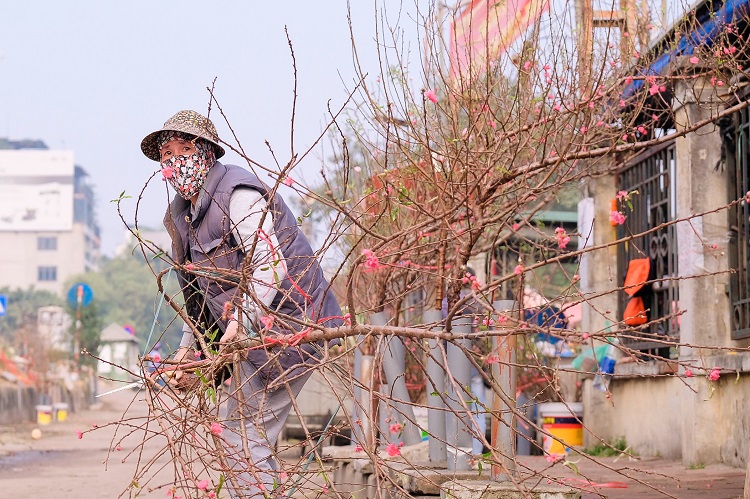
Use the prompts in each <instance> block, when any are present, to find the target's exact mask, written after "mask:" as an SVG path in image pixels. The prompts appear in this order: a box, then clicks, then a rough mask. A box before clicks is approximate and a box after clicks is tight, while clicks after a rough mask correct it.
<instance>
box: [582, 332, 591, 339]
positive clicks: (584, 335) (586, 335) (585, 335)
mask: <svg viewBox="0 0 750 499" xmlns="http://www.w3.org/2000/svg"><path fill="white" fill-rule="evenodd" d="M589 336H590V335H589V333H583V334H582V335H581V337H582V338H583V339H584V340H588V339H589Z"/></svg>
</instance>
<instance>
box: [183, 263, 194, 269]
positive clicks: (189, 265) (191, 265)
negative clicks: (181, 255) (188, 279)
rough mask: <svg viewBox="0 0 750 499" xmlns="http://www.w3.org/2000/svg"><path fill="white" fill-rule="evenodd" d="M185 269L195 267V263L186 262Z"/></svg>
mask: <svg viewBox="0 0 750 499" xmlns="http://www.w3.org/2000/svg"><path fill="white" fill-rule="evenodd" d="M185 269H187V270H193V269H195V265H193V264H192V263H188V264H187V265H185Z"/></svg>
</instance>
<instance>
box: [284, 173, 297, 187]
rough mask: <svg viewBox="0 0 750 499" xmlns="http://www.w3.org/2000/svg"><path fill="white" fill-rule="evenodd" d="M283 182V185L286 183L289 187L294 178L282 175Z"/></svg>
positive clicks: (292, 183)
mask: <svg viewBox="0 0 750 499" xmlns="http://www.w3.org/2000/svg"><path fill="white" fill-rule="evenodd" d="M283 182H284V185H286V186H287V187H291V186H293V185H294V179H292V177H290V176H288V175H287V176H285V177H284V180H283Z"/></svg>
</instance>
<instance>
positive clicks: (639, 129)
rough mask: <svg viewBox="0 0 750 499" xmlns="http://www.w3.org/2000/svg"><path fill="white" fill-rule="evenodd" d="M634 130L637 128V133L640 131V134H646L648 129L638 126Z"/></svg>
mask: <svg viewBox="0 0 750 499" xmlns="http://www.w3.org/2000/svg"><path fill="white" fill-rule="evenodd" d="M636 130H638V133H640V134H641V135H646V133H648V130H646V127H644V126H639V127H638V128H636Z"/></svg>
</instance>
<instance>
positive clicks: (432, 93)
mask: <svg viewBox="0 0 750 499" xmlns="http://www.w3.org/2000/svg"><path fill="white" fill-rule="evenodd" d="M424 96H425V98H426V99H429V100H430V101H431V102H434V103H437V101H438V96H437V92H435V89H432V88H431V89H429V90H426V91H425V93H424Z"/></svg>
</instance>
